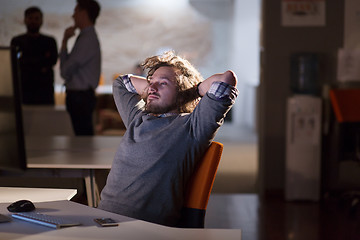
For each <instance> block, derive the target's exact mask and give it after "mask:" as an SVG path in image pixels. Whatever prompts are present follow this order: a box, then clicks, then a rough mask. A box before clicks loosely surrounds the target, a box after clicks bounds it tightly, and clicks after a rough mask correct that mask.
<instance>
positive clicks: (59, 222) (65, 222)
mask: <svg viewBox="0 0 360 240" xmlns="http://www.w3.org/2000/svg"><path fill="white" fill-rule="evenodd" d="M11 216H12V217H13V218H17V219H21V220H24V221H28V222H32V223H36V224H40V225H44V226H47V227H51V228H63V227H71V226H78V225H81V224H80V223H79V222H76V221H73V220H71V219H66V218H64V217H60V216H50V215H46V214H42V213H37V212H21V213H13V214H11Z"/></svg>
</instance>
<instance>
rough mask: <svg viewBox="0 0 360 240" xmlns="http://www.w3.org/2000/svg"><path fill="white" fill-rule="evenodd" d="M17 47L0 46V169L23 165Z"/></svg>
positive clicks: (22, 168)
mask: <svg viewBox="0 0 360 240" xmlns="http://www.w3.org/2000/svg"><path fill="white" fill-rule="evenodd" d="M18 77H19V74H18V64H17V56H16V50H15V49H13V48H10V47H0V169H3V170H10V171H13V170H15V171H19V170H25V169H26V156H25V143H24V134H23V133H24V131H23V125H22V112H21V101H20V100H21V99H20V86H19V85H20V82H19V78H18Z"/></svg>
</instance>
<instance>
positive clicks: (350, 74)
mask: <svg viewBox="0 0 360 240" xmlns="http://www.w3.org/2000/svg"><path fill="white" fill-rule="evenodd" d="M337 71H338V72H337V79H338V81H340V82H349V81H360V49H339V51H338V69H337Z"/></svg>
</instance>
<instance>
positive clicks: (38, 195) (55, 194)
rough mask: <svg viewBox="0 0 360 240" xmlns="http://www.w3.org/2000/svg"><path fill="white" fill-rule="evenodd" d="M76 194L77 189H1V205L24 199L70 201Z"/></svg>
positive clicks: (33, 200)
mask: <svg viewBox="0 0 360 240" xmlns="http://www.w3.org/2000/svg"><path fill="white" fill-rule="evenodd" d="M76 193H77V190H76V189H52V188H20V187H0V203H7V202H15V201H18V200H22V199H27V200H30V201H32V202H46V201H55V200H70V199H72V198H73V197H74V196H75V195H76Z"/></svg>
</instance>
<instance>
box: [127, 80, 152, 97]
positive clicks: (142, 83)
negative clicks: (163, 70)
mask: <svg viewBox="0 0 360 240" xmlns="http://www.w3.org/2000/svg"><path fill="white" fill-rule="evenodd" d="M130 80H131V83H132V85H133V86H134V88H135V89H136V92H137V93H138V94H139V95H142V94H143V92H144V90H145V89H146V88H147V86H148V82H147V80H146V78H144V77H141V76H136V75H131V77H130Z"/></svg>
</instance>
